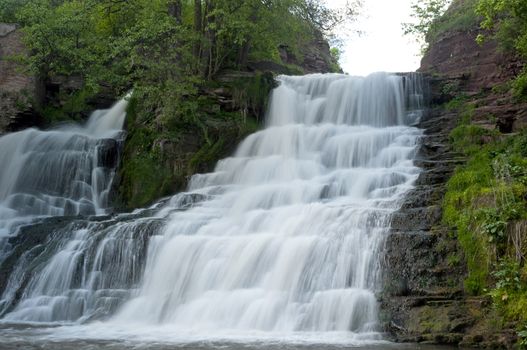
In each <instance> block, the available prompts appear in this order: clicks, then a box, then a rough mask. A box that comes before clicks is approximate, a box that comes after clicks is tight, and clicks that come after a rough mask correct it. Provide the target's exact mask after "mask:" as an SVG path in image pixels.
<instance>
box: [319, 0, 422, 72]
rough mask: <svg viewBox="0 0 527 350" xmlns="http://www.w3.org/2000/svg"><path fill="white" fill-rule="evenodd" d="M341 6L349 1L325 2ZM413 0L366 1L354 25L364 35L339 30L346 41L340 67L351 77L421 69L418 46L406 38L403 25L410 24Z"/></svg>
mask: <svg viewBox="0 0 527 350" xmlns="http://www.w3.org/2000/svg"><path fill="white" fill-rule="evenodd" d="M326 2H327V3H328V5H329V6H330V7H339V6H342V5H343V4H345V3H346V0H326ZM412 2H413V1H412V0H363V9H362V11H361V15H360V16H359V19H358V21H357V22H356V23H354V24H353V25H352V26H353V28H355V29H358V30H360V31H362V32H363V34H362V35H360V36H359V35H357V34H345V33H344V32H345V31H343V30H338V31H337V33H336V34H337V36H341V37H342V39H343V42H342V44H343V45H342V49H343V51H344V52H343V53H342V56H341V60H340V65H341V66H342V68H343V69H344V72H346V73H349V74H352V75H367V74H369V73H373V72H378V71H387V72H408V71H415V70H416V69H417V68H419V62H420V60H421V57H420V55H419V51H420V50H419V44H417V43H416V42H415V40H413V39H412V38H411V37H408V36H404V35H403V30H402V26H401V24H402V23H404V22H410V21H411V18H410V13H411V8H410V7H411V4H412Z"/></svg>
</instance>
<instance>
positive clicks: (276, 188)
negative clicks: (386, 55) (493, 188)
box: [0, 73, 422, 343]
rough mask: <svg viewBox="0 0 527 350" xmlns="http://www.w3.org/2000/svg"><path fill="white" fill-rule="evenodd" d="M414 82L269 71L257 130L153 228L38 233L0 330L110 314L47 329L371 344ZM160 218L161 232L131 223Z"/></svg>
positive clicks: (411, 171) (410, 146)
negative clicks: (272, 75) (24, 278)
mask: <svg viewBox="0 0 527 350" xmlns="http://www.w3.org/2000/svg"><path fill="white" fill-rule="evenodd" d="M415 79H416V78H415V77H413V76H406V77H403V76H396V75H388V74H381V73H379V74H374V75H371V76H369V77H367V78H359V77H349V76H345V75H311V76H305V77H281V78H280V86H279V87H278V88H277V89H275V90H274V91H273V95H272V102H271V105H270V109H269V115H268V125H267V127H266V128H265V129H264V130H262V131H260V132H257V133H255V134H253V135H250V136H249V137H248V138H247V139H246V140H245V141H243V143H242V144H241V145H240V146H239V148H238V150H237V152H236V154H235V155H234V156H233V157H231V158H227V159H224V160H222V161H220V162H219V163H218V165H217V167H216V170H215V171H214V172H213V173H210V174H202V175H195V176H194V177H193V178H192V179H191V183H190V186H189V189H188V193H184V194H179V195H176V196H174V197H173V198H172V199H171V200H170V202H169V203H168V204H166V205H164V206H163V208H162V209H160V210H157V212H156V213H155V214H154V215H153V216H152V217H151V218H136V217H130V218H128V219H127V218H123V219H122V220H121V219H119V220H117V221H112V220H113V219H109V220H107V221H104V222H102V223H100V224H97V223H92V224H89V225H88V226H82V227H77V226H75V223H74V224H73V225H72V226H71V228H69V229H68V230H69V232H70V234H69V235H62V236H61V235H59V234H57V235H54V236H53V237H52V238H51V239H50V241H49V243H47V250H48V253H46V252H44V253H41V254H40V255H38V257H39V258H38V259H39V265H36V264H34V263H32V261H33V260H31V259H29V258H28V259H26V260H27V261H23V264H25V265H24V266H26V265H27V266H31V268H32V269H34V270H33V271H38V272H36V273H35V272H33V277H31V279H30V280H29V282H28V284H27V287H25V289H24V291H23V294H22V298H21V301H20V302H16V301H15V299H13V298H12V297H11V299H9V296H10V295H12V294H13V293H14V292H15V291H16V290H17V288H19V287H16V286H15V284H16V283H14V282H13V281H11V282H13V287H12V288H7V289H6V291H5V292H4V295H3V297H2V299H3V300H2V302H3V303H4V305H6V307H5V310H10V311H9V312H8V313H7V314H5V315H4V320H5V321H9V322H21V321H22V322H64V321H69V322H77V323H78V322H84V321H86V320H91V319H96V318H98V317H101V315H102V316H107V315H109V314H112V313H114V310H115V308H116V305H122V306H121V307H120V309H119V311H118V312H117V313H115V314H114V316H113V317H112V318H111V319H110V320H108V321H106V322H104V323H96V324H93V325H91V326H90V327H87V326H81V327H79V326H68V327H65V328H61V329H60V330H59V331H58V333H61V334H62V336H64V337H66V338H123V337H124V338H126V339H132V338H141V339H157V338H159V339H161V338H162V339H163V341H173V340H174V341H180V342H181V341H183V342H185V341H191V342H195V341H197V340H199V339H230V340H235V341H242V342H245V341H248V339H264V340H269V339H282V340H283V339H288V341H293V342H294V341H298V340H300V341H302V340H306V339H307V341H308V342H309V341H315V342H317V341H322V342H336V343H341V342H343V343H348V342H349V340H350V339H351V338H352V339H353V340H354V342H357V341H361V342H362V341H364V340H365V339H366V340H368V339H369V340H370V341H371V340H373V339H379V338H380V333H379V331H380V328H379V321H378V305H377V301H376V296H375V293H376V292H378V291H380V288H381V286H380V284H379V277H380V276H379V273H380V271H379V268H380V266H379V255H380V254H379V251H380V248H381V245H382V241H383V239H384V237H385V236H386V234H387V232H388V231H389V226H390V215H391V213H393V212H394V211H395V210H397V209H398V208H399V206H400V203H401V200H402V199H403V198H404V195H405V193H406V192H407V191H408V190H409V189H411V188H412V184H413V182H414V181H415V179H416V178H417V176H418V174H419V169H418V168H417V167H415V166H414V164H413V161H412V159H413V157H414V155H415V152H416V148H417V143H418V138H419V136H420V131H419V130H418V129H416V128H415V127H412V126H411V125H412V124H414V123H416V122H417V121H418V118H419V117H420V111H421V108H422V106H421V100H422V95H421V93H422V92H421V91H420V86H419V84H418V83H417V82H418V80H415ZM190 197H192V198H194V200H195V199H199V200H201V201H200V202H198V203H192V201H190V202H189V198H190ZM189 203H190V208H189ZM160 220H161V221H165V222H166V224H165V225H164V227H163V228H162V229H159V228H157V227H156V228H153V229H152V228H150V229H148V230H146V231H148V232H146V231H145V230H144V229H142V228H141V227H144V226H145V225H146V226H149V225H152V223H153V222H157V223H159V221H160ZM154 226H155V225H154ZM55 236H57V237H59V238H54V237H55ZM131 252H132V253H131ZM46 254H47V255H46ZM35 260H37V258H35ZM42 261H44V262H42ZM23 264H21V266H22V265H23ZM35 266H37V267H35ZM25 269H26V267H22V268H21V270H25ZM28 269H29V267H28ZM21 274H22V272H21ZM138 274H140V275H141V276H142V277H138ZM14 280H17V278H15V279H14ZM130 292H131V297H130V296H129V294H130ZM9 293H11V294H9ZM125 301H126V302H125ZM123 302H125V303H124V304H122V303H123ZM10 303H16V305H15V306H14V307H11V306H10V305H11V304H10ZM0 306H1V305H0ZM0 311H1V310H0ZM350 337H351V338H350ZM331 339H332V340H331Z"/></svg>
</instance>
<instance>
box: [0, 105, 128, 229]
mask: <svg viewBox="0 0 527 350" xmlns="http://www.w3.org/2000/svg"><path fill="white" fill-rule="evenodd" d="M126 105H127V102H126V101H125V100H122V101H120V102H118V103H117V104H115V105H114V106H113V107H112V108H111V109H109V110H100V111H96V112H94V113H93V114H92V115H91V117H90V119H89V120H88V122H87V124H86V125H85V126H84V127H80V126H75V125H68V126H63V127H60V128H57V129H54V130H48V131H41V130H37V129H27V130H24V131H20V132H16V133H12V134H7V135H5V136H2V137H0V164H2V167H1V168H0V237H2V236H4V237H5V236H9V235H11V234H13V232H14V227H16V226H17V225H19V224H21V223H25V222H28V221H30V220H31V219H32V218H34V217H35V216H62V215H79V214H83V215H88V214H104V213H106V209H107V207H108V192H109V189H110V186H111V183H112V179H113V175H114V169H115V166H116V164H115V162H116V160H117V157H116V154H115V152H116V142H117V141H116V139H117V138H119V133H120V132H121V129H122V127H123V123H124V117H125V110H126Z"/></svg>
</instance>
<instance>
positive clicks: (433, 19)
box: [403, 0, 450, 52]
mask: <svg viewBox="0 0 527 350" xmlns="http://www.w3.org/2000/svg"><path fill="white" fill-rule="evenodd" d="M449 4H450V0H424V1H421V0H419V1H414V2H413V4H412V6H411V8H412V14H411V17H412V18H413V19H414V21H413V22H410V23H403V31H404V34H405V35H412V36H414V37H415V39H416V40H417V42H419V43H420V44H421V50H422V51H423V52H424V51H426V50H427V41H428V40H427V39H428V38H429V37H430V36H431V35H432V34H433V32H434V30H435V25H436V23H437V22H438V20H439V18H440V17H441V16H442V15H443V14H444V13H445V11H446V9H447V8H448V5H449Z"/></svg>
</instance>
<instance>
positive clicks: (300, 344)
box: [0, 324, 454, 350]
mask: <svg viewBox="0 0 527 350" xmlns="http://www.w3.org/2000/svg"><path fill="white" fill-rule="evenodd" d="M101 327H102V325H99V326H97V325H95V326H56V327H50V326H34V325H9V324H4V325H0V349H1V350H11V349H13V350H15V349H16V350H19V349H24V350H25V349H28V350H31V349H39V350H42V349H54V350H98V349H105V350H121V349H136V350H168V349H175V350H231V349H232V350H264V349H265V350H342V349H358V350H409V349H418V350H451V349H454V348H452V347H445V346H436V345H421V344H395V343H390V342H387V341H383V340H378V341H372V340H371V339H369V340H368V339H363V340H361V339H360V338H355V337H353V338H346V336H345V335H344V334H340V333H335V334H331V333H330V334H324V335H321V334H318V335H316V334H308V333H305V334H302V333H298V334H296V335H294V336H291V335H289V336H287V337H286V336H284V337H277V336H276V335H274V336H273V337H265V336H262V335H256V334H251V333H247V334H245V335H243V336H241V335H238V336H233V335H227V334H226V335H224V336H223V337H221V336H219V335H210V334H203V333H201V334H200V333H196V334H193V335H190V334H184V335H183V334H175V333H170V332H169V331H168V330H166V329H164V330H163V329H161V330H159V329H158V330H157V331H156V330H154V329H152V330H148V329H142V330H137V332H135V333H133V334H132V333H128V334H127V333H126V332H124V331H123V332H120V331H119V330H117V329H114V330H111V329H110V330H108V329H103V328H101ZM128 331H129V330H128ZM128 331H127V332H128ZM348 336H349V335H348Z"/></svg>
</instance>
